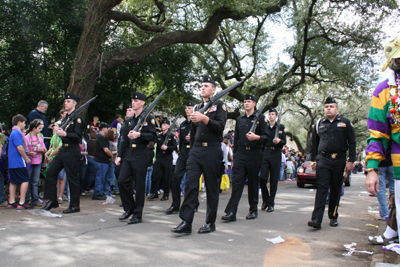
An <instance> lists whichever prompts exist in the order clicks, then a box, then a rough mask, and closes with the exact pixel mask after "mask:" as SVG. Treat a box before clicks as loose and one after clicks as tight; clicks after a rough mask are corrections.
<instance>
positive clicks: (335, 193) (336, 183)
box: [310, 115, 356, 222]
mask: <svg viewBox="0 0 400 267" xmlns="http://www.w3.org/2000/svg"><path fill="white" fill-rule="evenodd" d="M317 124H318V125H316V127H318V133H317V131H316V127H314V130H313V134H312V140H311V152H310V160H311V161H316V162H317V167H316V176H317V192H316V195H315V206H314V211H313V213H312V219H317V220H318V221H319V222H322V218H323V216H324V210H325V202H326V197H327V195H328V190H329V188H330V193H329V208H328V215H329V218H330V219H337V217H338V213H337V212H336V214H335V216H333V214H334V211H335V207H336V205H338V200H339V199H338V198H339V192H341V190H342V184H343V171H344V168H345V166H346V151H347V150H349V161H350V162H354V160H355V157H356V138H355V135H354V128H353V126H352V125H351V123H350V121H349V120H348V119H346V118H345V117H342V116H339V115H337V116H336V118H335V119H334V120H333V121H332V122H330V121H329V119H327V118H323V119H321V120H320V121H318V123H317Z"/></svg>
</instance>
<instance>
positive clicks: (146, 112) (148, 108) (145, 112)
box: [133, 89, 166, 132]
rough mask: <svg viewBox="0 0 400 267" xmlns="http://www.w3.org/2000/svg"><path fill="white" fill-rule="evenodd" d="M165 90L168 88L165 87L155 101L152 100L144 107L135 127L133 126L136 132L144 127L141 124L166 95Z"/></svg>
mask: <svg viewBox="0 0 400 267" xmlns="http://www.w3.org/2000/svg"><path fill="white" fill-rule="evenodd" d="M165 91H166V89H164V90H163V91H162V92H161V94H159V95H158V96H157V98H156V99H154V101H153V102H151V104H150V105H148V106H146V107H145V108H144V109H143V111H142V113H141V114H140V115H139V120H138V122H137V124H136V126H135V128H133V130H134V131H135V132H138V131H140V130H141V129H142V125H141V124H142V123H143V121H144V120H146V119H147V116H148V115H149V114H150V112H151V111H152V110H153V108H154V107H155V106H156V104H157V102H158V101H159V100H160V98H161V97H162V96H163V95H164V93H165Z"/></svg>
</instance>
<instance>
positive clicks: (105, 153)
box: [92, 122, 113, 200]
mask: <svg viewBox="0 0 400 267" xmlns="http://www.w3.org/2000/svg"><path fill="white" fill-rule="evenodd" d="M107 132H108V125H107V123H105V122H102V123H100V124H99V133H98V134H97V136H96V141H95V145H94V165H95V167H96V176H95V178H94V179H95V180H94V191H93V196H92V199H93V200H105V199H106V196H111V190H110V187H111V181H106V177H108V176H107V172H108V171H109V169H110V161H111V160H112V159H113V155H112V153H111V151H110V149H109V143H108V139H107V137H106V136H107Z"/></svg>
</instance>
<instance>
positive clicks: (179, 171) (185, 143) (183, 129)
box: [165, 100, 196, 214]
mask: <svg viewBox="0 0 400 267" xmlns="http://www.w3.org/2000/svg"><path fill="white" fill-rule="evenodd" d="M195 105H196V103H194V102H193V101H190V100H189V101H187V102H186V107H185V113H186V120H185V121H183V122H182V123H181V125H180V126H179V129H180V131H179V157H178V160H177V161H176V166H175V171H174V174H173V175H172V187H171V191H172V204H171V207H169V208H168V209H167V210H166V211H165V213H166V214H172V213H174V212H178V211H179V208H180V206H181V182H182V178H183V176H184V175H185V173H186V166H187V160H188V158H189V152H190V127H191V125H192V120H191V119H190V116H191V115H192V113H193V108H194V106H195Z"/></svg>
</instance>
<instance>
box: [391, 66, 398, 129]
mask: <svg viewBox="0 0 400 267" xmlns="http://www.w3.org/2000/svg"><path fill="white" fill-rule="evenodd" d="M395 75H396V85H390V90H389V95H390V102H389V103H390V105H389V112H390V116H391V117H392V119H393V120H394V124H397V125H400V98H399V96H400V94H399V85H400V74H398V73H395Z"/></svg>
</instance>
